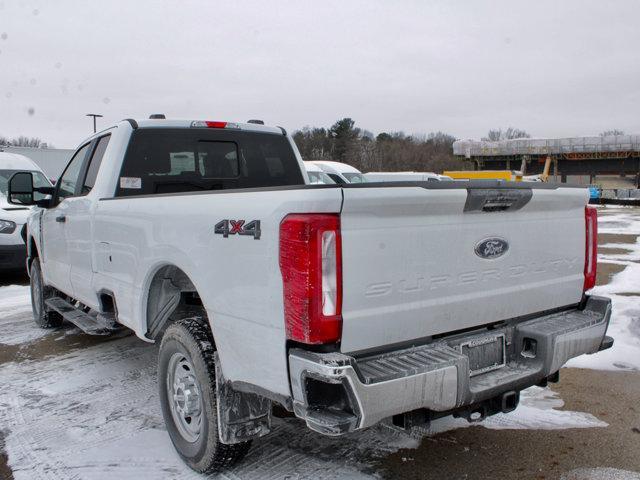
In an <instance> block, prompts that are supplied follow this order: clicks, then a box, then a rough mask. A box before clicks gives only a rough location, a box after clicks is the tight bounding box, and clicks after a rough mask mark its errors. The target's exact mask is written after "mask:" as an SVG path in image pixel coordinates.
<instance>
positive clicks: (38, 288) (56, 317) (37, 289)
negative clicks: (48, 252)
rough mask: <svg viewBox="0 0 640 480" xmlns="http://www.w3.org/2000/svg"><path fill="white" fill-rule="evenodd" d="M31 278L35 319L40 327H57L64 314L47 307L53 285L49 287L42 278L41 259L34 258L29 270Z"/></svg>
mask: <svg viewBox="0 0 640 480" xmlns="http://www.w3.org/2000/svg"><path fill="white" fill-rule="evenodd" d="M29 277H30V278H31V283H30V286H31V308H32V310H33V319H34V320H35V322H36V324H37V325H38V326H39V327H40V328H55V327H59V326H60V325H62V321H63V318H62V315H60V314H59V313H58V312H54V311H52V310H50V309H49V307H47V305H46V304H45V303H44V301H45V300H46V299H47V298H49V297H51V296H53V291H52V289H51V287H47V286H46V285H45V284H44V281H43V280H42V269H41V268H40V260H39V259H38V258H34V259H33V262H31V269H30V270H29Z"/></svg>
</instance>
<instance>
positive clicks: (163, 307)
mask: <svg viewBox="0 0 640 480" xmlns="http://www.w3.org/2000/svg"><path fill="white" fill-rule="evenodd" d="M146 317H147V337H149V338H152V339H158V338H160V337H162V334H163V333H164V331H165V330H166V329H167V327H168V326H169V325H170V324H171V323H173V322H175V321H178V320H182V319H185V318H197V319H198V320H199V321H202V322H203V323H204V324H205V325H206V326H207V329H209V322H208V318H207V312H206V310H205V309H204V306H203V305H202V300H201V299H200V295H199V294H198V291H197V290H196V287H195V285H194V284H193V282H192V281H191V279H190V278H189V277H188V276H187V274H186V273H184V272H183V271H182V270H181V269H179V268H178V267H176V266H174V265H165V266H164V267H162V268H160V269H159V270H158V271H157V272H156V273H155V275H154V276H153V279H152V280H151V284H150V286H149V295H148V296H147V316H146ZM212 340H213V339H212Z"/></svg>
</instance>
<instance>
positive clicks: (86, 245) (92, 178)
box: [66, 134, 111, 308]
mask: <svg viewBox="0 0 640 480" xmlns="http://www.w3.org/2000/svg"><path fill="white" fill-rule="evenodd" d="M110 138H111V134H108V135H104V136H102V137H99V138H98V139H97V140H94V147H93V148H92V149H91V152H90V153H89V158H88V160H87V162H86V166H85V167H84V168H83V173H82V174H81V175H80V178H81V181H80V183H79V185H80V186H79V192H78V196H76V197H75V198H73V199H69V202H70V206H69V214H68V217H69V218H68V219H67V232H66V234H67V249H68V252H69V264H70V265H71V272H70V275H71V286H72V287H73V292H74V296H75V298H77V299H78V300H81V301H82V303H85V304H86V305H89V306H90V307H93V308H97V307H98V305H96V303H97V297H96V295H95V290H94V289H93V264H92V254H93V243H92V240H93V221H92V218H93V209H92V206H93V205H95V200H96V199H95V198H93V195H91V191H92V189H93V186H94V185H95V182H96V178H97V176H98V170H99V168H100V165H101V163H102V158H103V157H104V152H105V151H106V149H107V145H108V144H109V139H110Z"/></svg>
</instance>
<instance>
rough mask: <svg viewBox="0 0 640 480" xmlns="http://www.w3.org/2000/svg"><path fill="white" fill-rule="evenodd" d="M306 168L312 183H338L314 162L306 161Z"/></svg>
mask: <svg viewBox="0 0 640 480" xmlns="http://www.w3.org/2000/svg"><path fill="white" fill-rule="evenodd" d="M304 168H305V169H306V170H307V175H308V176H309V183H310V184H312V185H318V184H325V185H333V184H335V183H336V182H334V181H333V180H332V178H331V177H330V176H329V175H327V174H326V173H325V172H324V171H323V170H322V169H321V168H320V167H319V166H318V165H316V164H315V163H313V162H304Z"/></svg>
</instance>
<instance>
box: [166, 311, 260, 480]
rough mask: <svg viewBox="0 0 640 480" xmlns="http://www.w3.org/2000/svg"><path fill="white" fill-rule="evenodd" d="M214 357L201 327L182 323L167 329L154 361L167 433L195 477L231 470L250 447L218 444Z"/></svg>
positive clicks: (190, 322)
mask: <svg viewBox="0 0 640 480" xmlns="http://www.w3.org/2000/svg"><path fill="white" fill-rule="evenodd" d="M214 351H215V350H214V347H213V343H212V341H211V339H210V335H209V332H208V330H207V327H206V326H204V325H202V324H201V323H199V322H198V321H196V320H192V319H186V320H180V321H179V322H176V323H174V324H172V325H170V326H169V328H167V330H166V332H165V334H164V336H163V337H162V343H161V344H160V353H159V359H158V384H159V390H160V404H161V407H162V415H163V416H164V421H165V424H166V426H167V431H168V432H169V436H170V437H171V441H172V442H173V445H174V446H175V448H176V450H177V451H178V454H179V455H180V456H181V457H182V459H183V460H184V461H185V462H186V463H187V465H189V466H190V467H191V468H192V469H194V470H196V471H197V472H201V473H211V472H215V471H218V470H221V469H223V468H225V467H228V466H230V465H233V464H234V463H236V462H237V461H238V460H240V459H241V458H242V457H244V456H245V454H246V453H247V451H248V450H249V447H250V446H251V442H243V443H239V444H235V445H226V444H223V443H221V442H220V438H219V435H218V411H217V401H216V381H215V360H214V355H213V354H214Z"/></svg>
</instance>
